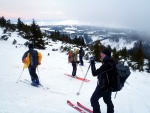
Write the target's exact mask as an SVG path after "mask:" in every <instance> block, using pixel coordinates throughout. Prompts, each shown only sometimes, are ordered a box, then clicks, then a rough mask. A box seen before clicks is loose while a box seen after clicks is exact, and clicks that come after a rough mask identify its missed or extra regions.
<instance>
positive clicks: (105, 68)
mask: <svg viewBox="0 0 150 113" xmlns="http://www.w3.org/2000/svg"><path fill="white" fill-rule="evenodd" d="M91 69H92V75H93V76H99V75H102V74H103V73H105V72H107V71H109V69H110V66H109V65H107V64H105V63H104V64H102V66H101V67H100V68H99V69H97V70H96V68H95V64H93V65H91Z"/></svg>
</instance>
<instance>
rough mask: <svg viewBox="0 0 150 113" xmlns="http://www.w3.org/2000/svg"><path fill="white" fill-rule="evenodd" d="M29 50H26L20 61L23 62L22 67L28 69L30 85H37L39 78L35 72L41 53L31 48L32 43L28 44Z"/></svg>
mask: <svg viewBox="0 0 150 113" xmlns="http://www.w3.org/2000/svg"><path fill="white" fill-rule="evenodd" d="M28 48H29V50H28V51H26V52H25V53H24V55H23V57H22V62H23V63H24V67H23V68H27V67H28V70H29V74H30V76H31V81H32V83H31V85H33V86H38V85H40V82H39V78H38V76H37V74H36V68H37V66H38V65H40V64H41V60H42V54H41V53H40V52H38V51H36V50H34V49H33V48H34V47H33V44H29V45H28Z"/></svg>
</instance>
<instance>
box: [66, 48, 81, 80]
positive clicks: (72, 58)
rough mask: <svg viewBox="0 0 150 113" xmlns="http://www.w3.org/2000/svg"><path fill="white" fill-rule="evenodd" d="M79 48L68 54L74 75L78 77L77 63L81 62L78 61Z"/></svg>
mask: <svg viewBox="0 0 150 113" xmlns="http://www.w3.org/2000/svg"><path fill="white" fill-rule="evenodd" d="M77 56H78V50H77V49H74V51H70V52H69V56H68V61H69V62H70V63H72V77H74V78H75V77H77V76H76V72H77V64H78V63H79V61H78V57H77Z"/></svg>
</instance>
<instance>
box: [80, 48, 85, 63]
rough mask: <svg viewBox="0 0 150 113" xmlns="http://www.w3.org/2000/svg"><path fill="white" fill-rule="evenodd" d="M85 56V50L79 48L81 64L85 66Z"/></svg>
mask: <svg viewBox="0 0 150 113" xmlns="http://www.w3.org/2000/svg"><path fill="white" fill-rule="evenodd" d="M83 56H84V50H83V49H82V47H81V48H80V50H79V60H80V65H81V66H83V65H84V62H83Z"/></svg>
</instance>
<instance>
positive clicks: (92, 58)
mask: <svg viewBox="0 0 150 113" xmlns="http://www.w3.org/2000/svg"><path fill="white" fill-rule="evenodd" d="M90 63H91V65H92V64H95V61H94V57H90Z"/></svg>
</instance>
